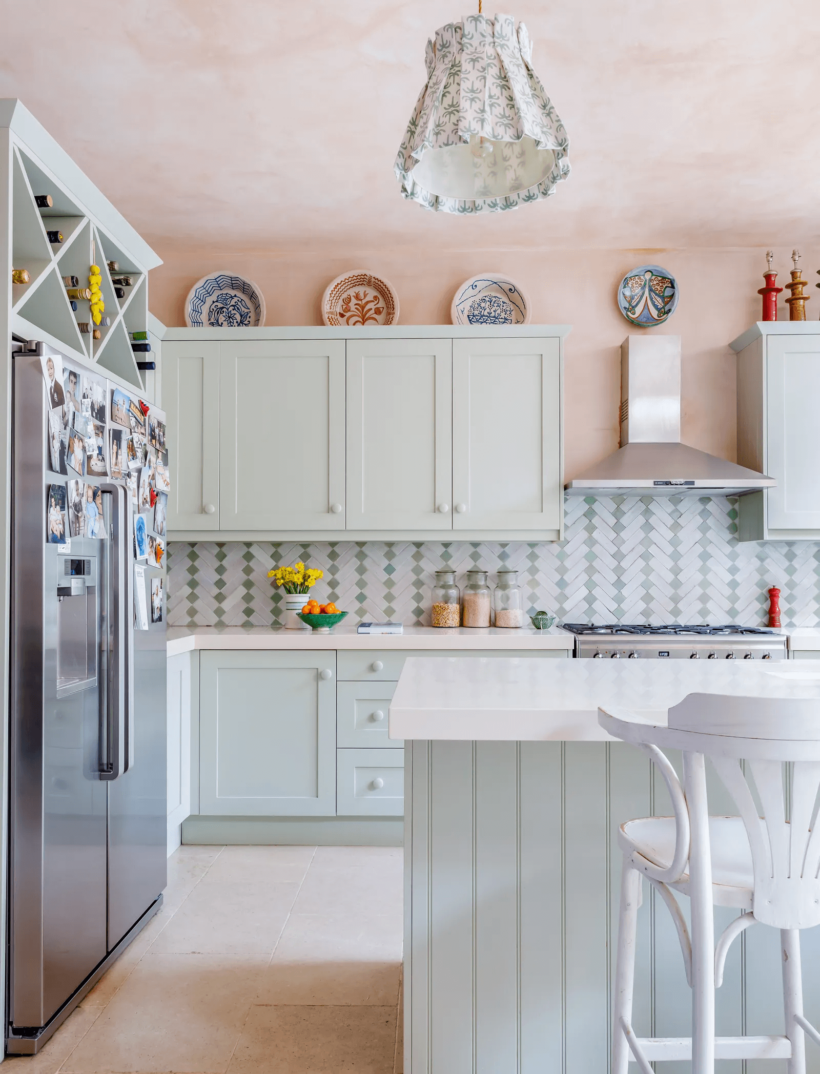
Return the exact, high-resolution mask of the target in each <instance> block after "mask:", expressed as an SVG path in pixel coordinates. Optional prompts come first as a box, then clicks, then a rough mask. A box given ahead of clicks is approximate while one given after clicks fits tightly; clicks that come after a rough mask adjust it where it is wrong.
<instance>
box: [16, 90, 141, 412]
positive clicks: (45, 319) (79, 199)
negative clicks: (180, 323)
mask: <svg viewBox="0 0 820 1074" xmlns="http://www.w3.org/2000/svg"><path fill="white" fill-rule="evenodd" d="M4 105H11V106H12V107H11V109H10V110H9V117H10V118H11V120H12V121H11V122H8V123H7V124H5V125H7V126H8V127H9V132H10V134H11V137H10V138H9V141H8V143H7V149H8V161H9V172H8V180H9V183H8V185H9V200H10V213H9V222H10V236H8V237H9V238H10V242H8V243H7V250H8V255H9V259H10V264H8V265H7V266H4V265H3V264H2V263H1V262H0V281H2V277H3V276H5V275H6V272H8V274H9V278H11V270H12V269H26V270H28V273H29V276H30V280H29V282H28V283H26V284H15V283H11V284H10V286H9V288H8V290H9V292H10V308H9V310H8V313H9V316H8V318H7V319H6V320H7V327H8V330H9V331H10V332H12V333H18V334H19V335H21V336H24V337H33V338H38V339H42V340H43V341H44V342H46V343H49V344H50V345H52V346H54V347H56V348H57V349H59V350H61V351H63V352H65V353H66V354H67V355H69V356H73V357H80V358H84V359H86V360H87V361H88V360H90V361H92V362H95V363H98V364H99V365H100V367H101V368H102V369H105V370H106V371H108V372H111V373H114V374H116V375H117V376H118V377H121V378H122V379H123V380H125V381H127V382H128V383H129V384H132V385H133V386H134V387H135V388H137V389H139V390H140V391H143V390H144V389H145V387H146V377H145V376H144V375H143V373H142V372H141V371H140V369H139V368H138V365H137V362H138V360H142V359H143V358H145V359H148V360H155V355H154V354H153V353H151V354H135V353H134V351H133V349H132V347H131V340H130V338H129V332H138V331H148V330H149V314H148V270H149V269H150V268H153V267H155V266H156V265H158V264H160V260H159V258H157V257H156V255H155V254H154V253H153V251H152V250H151V249H150V248H149V247H147V246H146V245H145V243H144V242H143V241H142V240H141V239H139V236H137V235H136V233H135V232H134V231H133V229H132V228H131V227H130V226H129V225H128V224H127V222H126V221H125V220H123V219H122V217H120V215H119V213H117V211H116V210H115V209H114V208H113V206H112V205H111V204H110V202H108V201H107V199H105V198H104V197H103V195H102V194H101V193H100V192H99V191H98V190H96V188H95V187H93V185H92V184H91V183H90V182H89V180H88V179H87V178H86V177H85V176H84V175H83V174H82V172H80V171H79V169H78V168H77V166H76V165H75V164H74V163H73V161H71V160H70V158H68V157H67V156H66V154H65V153H63V151H62V150H61V149H60V148H59V146H57V145H56V143H54V142H53V140H52V139H51V138H50V137H49V136H48V135H47V134H46V132H45V131H43V129H42V128H41V127H40V126H39V124H37V122H36V120H34V119H33V117H31V116H30V115H29V113H27V112H26V110H25V109H24V108H23V106H22V105H20V104H19V102H15V101H0V115H1V114H2V108H3V106H4ZM18 117H19V118H20V130H21V132H22V133H24V134H33V135H35V138H34V141H35V148H32V147H31V145H30V144H27V140H24V139H23V138H21V137H19V136H16V135H15V131H14V122H13V121H14V120H16V119H17V118H18ZM0 125H4V124H0ZM2 133H3V134H5V133H6V132H5V131H3V132H2ZM37 150H41V152H38V151H37ZM42 150H45V152H42ZM44 156H45V157H46V159H48V161H49V163H46V160H45V159H44ZM49 165H51V166H49ZM41 195H49V196H50V198H51V201H52V204H51V205H50V206H38V204H37V198H38V196H41ZM50 232H51V233H53V232H59V233H60V234H61V235H62V240H61V241H57V242H51V241H50V236H49V233H50ZM53 237H54V236H53V234H52V235H51V238H53ZM135 251H138V252H135ZM109 261H111V262H116V263H117V270H116V271H114V272H112V271H110V270H109V268H108V262H109ZM92 264H94V265H98V266H99V267H100V275H101V276H102V283H101V285H100V287H101V291H102V297H103V301H104V303H105V310H104V313H103V317H104V318H105V317H108V318H109V319H110V324H109V325H108V326H102V325H100V326H99V328H98V330H99V334H100V338H99V339H94V337H93V332H94V329H95V328H97V327H98V326H96V325H94V323H93V320H92V317H91V309H90V303H89V302H88V300H83V299H74V300H72V299H70V298H69V296H68V290H67V288H68V287H69V286H78V287H79V288H88V287H89V273H90V267H91V265H92ZM112 275H113V276H114V277H117V276H120V275H122V276H128V277H130V279H131V285H130V286H126V287H125V288H124V290H125V293H124V295H123V296H122V297H121V298H118V297H117V294H116V291H115V284H114V283H113V281H112ZM72 276H76V277H77V278H78V283H77V284H76V285H72V284H71V283H70V281H69V282H68V283H67V282H66V281H65V277H72ZM72 303H73V304H74V305H75V306H76V309H73V308H72ZM81 325H82V326H83V329H84V328H85V326H87V327H88V330H87V331H86V330H81V327H80V326H81Z"/></svg>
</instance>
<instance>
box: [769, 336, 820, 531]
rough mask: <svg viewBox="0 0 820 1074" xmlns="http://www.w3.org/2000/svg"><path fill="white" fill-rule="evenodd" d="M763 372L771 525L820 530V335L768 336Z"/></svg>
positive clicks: (778, 527)
mask: <svg viewBox="0 0 820 1074" xmlns="http://www.w3.org/2000/svg"><path fill="white" fill-rule="evenodd" d="M766 375H767V394H768V404H769V405H768V457H767V460H766V473H767V474H768V475H769V477H773V478H775V479H776V480H777V487H776V488H773V489H769V493H768V496H769V502H768V515H769V517H768V524H769V529H790V530H800V529H811V530H816V529H820V466H818V465H817V458H818V452H817V416H818V413H820V334H819V335H816V336H769V338H768V363H767V374H766Z"/></svg>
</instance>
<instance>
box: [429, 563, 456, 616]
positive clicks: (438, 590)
mask: <svg viewBox="0 0 820 1074" xmlns="http://www.w3.org/2000/svg"><path fill="white" fill-rule="evenodd" d="M431 620H432V623H433V626H434V627H457V626H461V593H460V591H459V588H458V586H457V585H456V572H455V571H436V584H435V585H434V586H433V608H432V612H431Z"/></svg>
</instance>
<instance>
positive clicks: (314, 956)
mask: <svg viewBox="0 0 820 1074" xmlns="http://www.w3.org/2000/svg"><path fill="white" fill-rule="evenodd" d="M401 952H402V934H401V918H400V917H398V918H397V917H396V916H395V915H392V914H391V915H378V916H377V915H372V914H370V915H357V916H356V917H351V916H349V915H348V916H341V915H332V914H292V915H291V916H290V918H289V919H288V923H287V925H286V926H285V929H284V932H283V933H282V936H281V938H280V940H279V943H278V945H277V947H276V952H275V954H274V956H273V961H272V962H271V964H270V966H269V967H268V968H267V970H265V972H264V974H263V975H262V986H261V991H260V993H259V999H260V1002H261V1003H291V1004H295V1003H306V1004H316V1003H329V1004H370V1005H377V1006H378V1005H386V1004H391V1003H393V1004H395V1003H396V998H397V995H398V990H399V975H400V972H401Z"/></svg>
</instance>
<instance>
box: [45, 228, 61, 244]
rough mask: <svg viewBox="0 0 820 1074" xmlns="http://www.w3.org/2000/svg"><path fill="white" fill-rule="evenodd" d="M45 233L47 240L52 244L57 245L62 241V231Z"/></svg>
mask: <svg viewBox="0 0 820 1074" xmlns="http://www.w3.org/2000/svg"><path fill="white" fill-rule="evenodd" d="M46 235H48V241H49V242H50V243H51V245H52V246H59V245H60V243H61V242H62V241H63V233H62V231H47V232H46Z"/></svg>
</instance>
